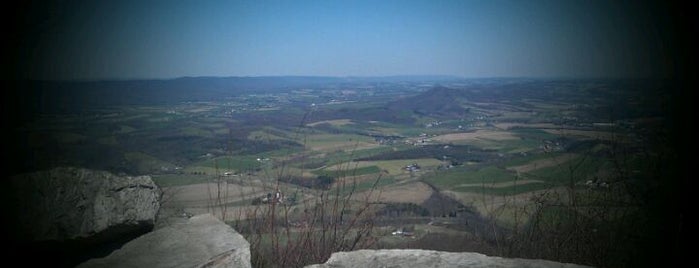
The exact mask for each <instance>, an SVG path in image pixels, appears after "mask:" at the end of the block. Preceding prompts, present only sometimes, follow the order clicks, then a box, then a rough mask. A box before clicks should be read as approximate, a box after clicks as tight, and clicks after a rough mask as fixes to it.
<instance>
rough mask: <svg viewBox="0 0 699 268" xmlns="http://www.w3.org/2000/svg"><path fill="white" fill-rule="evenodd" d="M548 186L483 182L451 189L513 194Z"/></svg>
mask: <svg viewBox="0 0 699 268" xmlns="http://www.w3.org/2000/svg"><path fill="white" fill-rule="evenodd" d="M548 188H551V184H548V183H539V182H535V183H526V184H518V185H513V186H507V187H489V186H488V184H487V183H484V184H483V186H457V187H454V188H452V189H451V190H453V191H456V192H472V193H480V194H487V195H514V194H521V193H526V192H531V191H538V190H544V189H548Z"/></svg>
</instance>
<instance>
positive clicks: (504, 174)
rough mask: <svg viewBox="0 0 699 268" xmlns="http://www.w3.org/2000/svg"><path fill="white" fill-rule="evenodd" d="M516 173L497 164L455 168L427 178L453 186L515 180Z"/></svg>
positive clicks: (449, 186)
mask: <svg viewBox="0 0 699 268" xmlns="http://www.w3.org/2000/svg"><path fill="white" fill-rule="evenodd" d="M514 179H515V175H514V174H513V173H512V172H510V171H507V170H504V169H502V168H498V167H496V166H487V167H484V168H481V169H479V170H475V171H472V170H467V169H466V168H464V167H459V168H454V169H451V170H448V171H445V172H438V173H436V174H434V175H431V176H428V177H427V178H425V180H426V181H427V182H430V183H433V184H435V185H437V186H438V187H440V188H451V187H453V186H455V185H460V184H468V183H498V182H507V181H513V180H514Z"/></svg>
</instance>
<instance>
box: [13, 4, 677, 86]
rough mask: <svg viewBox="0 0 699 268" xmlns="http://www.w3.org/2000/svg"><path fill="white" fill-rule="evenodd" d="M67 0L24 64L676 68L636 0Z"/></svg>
mask: <svg viewBox="0 0 699 268" xmlns="http://www.w3.org/2000/svg"><path fill="white" fill-rule="evenodd" d="M67 2H68V3H66V1H59V2H56V3H53V4H48V5H43V6H40V7H39V8H37V7H33V8H32V10H31V12H32V13H31V14H28V15H27V16H26V19H25V20H24V22H23V23H24V26H22V27H25V28H26V29H25V33H23V34H22V35H20V36H21V37H20V38H23V39H22V40H20V41H18V42H19V45H21V46H22V47H23V49H22V50H21V51H19V52H18V55H17V56H16V57H19V59H20V60H18V61H20V63H19V67H18V68H19V69H20V75H21V76H24V77H25V78H34V79H112V78H116V79H125V78H174V77H180V76H259V75H323V76H324V75H331V76H381V75H410V74H427V75H432V74H436V75H458V76H464V77H502V76H505V77H513V76H535V77H561V76H563V77H600V76H601V77H610V76H611V77H619V76H622V77H627V76H657V75H658V74H661V75H662V74H665V73H666V72H667V71H668V70H667V68H668V61H669V59H668V57H669V56H668V55H666V54H667V52H668V47H667V46H668V45H667V44H666V43H664V42H665V41H664V39H663V36H664V34H665V33H664V30H665V29H663V28H662V27H661V25H660V23H661V22H662V21H661V18H660V16H659V15H658V14H656V13H655V11H653V10H652V8H649V7H647V6H643V5H638V4H637V3H635V2H630V3H625V4H618V3H616V4H609V3H608V2H609V1H599V2H598V1H573V0H555V1H524V0H521V1H466V0H464V1H438V0H437V1H435V0H431V1H407V0H405V1H350V0H344V1H300V0H295V1H179V0H175V1H82V2H84V3H76V2H75V1H67ZM96 2H104V3H96ZM37 10H38V11H37Z"/></svg>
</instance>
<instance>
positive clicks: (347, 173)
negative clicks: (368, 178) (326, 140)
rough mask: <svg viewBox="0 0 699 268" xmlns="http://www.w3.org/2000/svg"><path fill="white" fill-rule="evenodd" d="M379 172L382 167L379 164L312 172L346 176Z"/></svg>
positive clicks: (331, 175)
mask: <svg viewBox="0 0 699 268" xmlns="http://www.w3.org/2000/svg"><path fill="white" fill-rule="evenodd" d="M379 172H381V169H380V168H379V167H378V166H368V167H358V168H353V167H349V169H348V170H329V169H322V170H314V171H312V172H311V173H313V174H316V175H318V176H330V177H345V176H361V175H367V174H374V173H379Z"/></svg>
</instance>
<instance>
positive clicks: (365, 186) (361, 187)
mask: <svg viewBox="0 0 699 268" xmlns="http://www.w3.org/2000/svg"><path fill="white" fill-rule="evenodd" d="M395 182H396V181H395V180H394V179H393V178H391V177H381V178H380V179H379V181H378V182H377V181H376V179H373V178H372V179H369V180H363V181H361V182H357V185H356V186H355V187H354V192H355V193H359V192H363V191H367V190H370V189H371V188H372V187H373V186H374V183H376V188H379V187H382V186H386V185H391V184H393V183H395ZM353 183H354V182H352V181H347V182H345V187H344V188H342V187H341V188H340V193H341V195H347V194H349V193H351V192H352V190H353ZM339 184H341V182H340V183H339ZM336 187H337V186H336ZM330 191H333V189H331V190H330Z"/></svg>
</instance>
